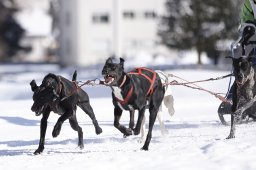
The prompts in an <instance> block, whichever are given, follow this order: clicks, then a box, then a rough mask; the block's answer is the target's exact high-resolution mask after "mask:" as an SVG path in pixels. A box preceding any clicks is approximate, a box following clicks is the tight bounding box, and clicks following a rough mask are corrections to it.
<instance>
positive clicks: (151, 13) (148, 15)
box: [144, 11, 156, 19]
mask: <svg viewBox="0 0 256 170" xmlns="http://www.w3.org/2000/svg"><path fill="white" fill-rule="evenodd" d="M144 17H145V18H147V19H154V18H156V13H155V12H154V11H146V12H144Z"/></svg>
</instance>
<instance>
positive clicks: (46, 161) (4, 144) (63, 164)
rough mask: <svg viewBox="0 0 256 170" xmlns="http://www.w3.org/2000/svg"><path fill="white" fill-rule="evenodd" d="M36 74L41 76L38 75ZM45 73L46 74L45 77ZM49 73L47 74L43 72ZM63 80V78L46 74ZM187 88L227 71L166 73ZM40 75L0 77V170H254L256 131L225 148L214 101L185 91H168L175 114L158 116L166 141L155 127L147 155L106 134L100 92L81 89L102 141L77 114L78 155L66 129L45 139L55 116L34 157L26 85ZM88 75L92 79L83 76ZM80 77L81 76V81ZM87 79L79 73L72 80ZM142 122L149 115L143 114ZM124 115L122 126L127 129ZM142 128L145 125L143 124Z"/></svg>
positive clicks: (109, 114) (103, 90)
mask: <svg viewBox="0 0 256 170" xmlns="http://www.w3.org/2000/svg"><path fill="white" fill-rule="evenodd" d="M39 70H40V69H39ZM46 70H47V69H46ZM49 70H51V69H49ZM52 70H53V72H58V73H60V74H61V75H64V76H65V77H67V78H70V77H71V76H72V73H71V71H70V72H63V71H58V70H54V68H53V69H52ZM99 72H100V71H99ZM167 72H169V73H173V74H175V75H177V76H180V77H182V78H185V79H188V80H201V79H206V78H211V77H218V76H222V75H226V74H228V73H229V72H228V71H207V70H201V69H198V70H170V71H167ZM45 73H46V71H44V72H37V73H36V72H31V71H26V72H22V73H19V74H18V73H16V72H9V73H8V74H2V75H0V127H1V128H0V169H1V170H14V169H20V170H23V169H26V170H30V169H31V170H32V169H33V170H34V169H36V170H46V169H61V170H80V169H87V170H90V169H95V170H99V169H104V170H109V169H112V170H114V169H119V170H133V169H134V170H143V169H147V170H155V169H159V170H170V169H175V170H180V169H184V170H185V169H190V170H205V169H208V170H217V169H218V170H255V169H256V156H255V153H256V145H255V141H256V135H255V134H256V133H255V131H256V124H254V123H249V124H242V125H239V126H238V127H237V134H236V138H235V139H232V140H225V138H226V137H227V136H228V134H229V130H230V127H229V126H223V125H221V124H220V121H219V119H218V116H217V112H216V110H217V108H218V105H219V104H220V101H219V100H218V99H217V98H215V97H214V96H212V95H210V94H208V93H206V92H202V91H198V90H193V89H189V88H186V87H180V86H172V90H173V95H174V99H175V105H174V107H175V110H176V112H175V114H174V116H173V117H170V116H169V115H168V114H167V112H166V110H164V119H165V125H166V127H167V129H168V131H169V133H168V134H167V135H165V136H162V135H161V133H160V129H159V123H158V122H157V121H156V123H155V126H154V129H153V137H152V141H151V143H150V146H149V151H141V150H140V148H141V147H142V145H143V144H142V143H139V142H138V141H139V137H140V136H130V137H128V138H123V135H122V134H121V133H120V132H119V131H118V130H117V129H115V128H114V126H113V105H112V101H111V98H110V90H109V89H108V88H107V87H88V86H87V87H83V89H84V90H85V91H87V92H88V94H89V96H90V97H91V98H90V100H91V105H92V107H93V109H94V112H95V114H96V117H97V120H98V121H99V124H100V126H101V127H102V129H103V133H102V134H100V135H96V134H95V133H94V128H93V125H92V123H91V120H90V119H89V117H88V116H87V115H86V114H84V113H83V112H82V111H81V110H80V109H79V110H78V113H77V116H78V120H79V122H80V125H81V127H82V128H83V132H84V143H85V148H84V149H83V150H80V149H78V148H77V133H76V132H75V131H73V130H72V129H71V128H70V126H69V123H68V122H65V123H64V124H63V127H62V131H61V133H60V135H59V136H58V137H57V138H52V136H51V132H52V130H53V126H54V124H55V122H56V121H57V118H58V115H56V114H53V113H52V114H51V115H50V118H49V124H48V129H47V134H46V144H45V150H44V152H43V153H42V154H41V155H37V156H34V155H33V152H34V151H35V149H37V147H38V142H39V141H38V140H39V125H40V117H36V116H35V114H34V113H32V112H31V110H30V108H31V105H32V99H31V95H32V92H31V91H30V86H29V82H30V81H31V80H32V79H36V80H37V81H38V83H40V82H41V80H42V78H43V76H44V75H45ZM0 74H1V73H0ZM90 74H91V72H90ZM82 75H84V76H83V77H82ZM86 75H89V73H87V72H85V71H84V72H83V71H82V70H81V71H79V72H78V79H80V80H84V79H85V78H86V77H90V76H86ZM228 81H229V79H224V80H219V81H211V82H207V83H200V85H201V86H202V87H205V88H207V89H209V90H212V91H214V92H226V90H227V86H228ZM146 116H147V118H148V113H147V114H146ZM128 119H129V115H128V113H127V112H124V113H123V117H122V119H121V122H122V123H123V124H125V125H127V124H128ZM147 120H148V119H147Z"/></svg>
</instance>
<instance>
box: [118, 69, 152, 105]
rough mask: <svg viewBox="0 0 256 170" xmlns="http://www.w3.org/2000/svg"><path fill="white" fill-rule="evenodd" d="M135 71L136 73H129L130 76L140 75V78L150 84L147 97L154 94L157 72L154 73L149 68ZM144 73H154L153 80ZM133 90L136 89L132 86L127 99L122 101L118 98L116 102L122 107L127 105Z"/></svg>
mask: <svg viewBox="0 0 256 170" xmlns="http://www.w3.org/2000/svg"><path fill="white" fill-rule="evenodd" d="M135 70H136V72H134V71H131V72H128V74H130V75H132V74H135V75H140V76H143V77H144V78H146V79H147V80H148V81H149V83H150V86H149V89H148V92H147V96H149V95H152V93H153V92H154V89H153V85H154V83H155V80H156V72H155V71H153V70H150V69H148V68H145V67H139V68H136V69H135ZM143 71H148V72H150V73H152V78H150V77H149V76H148V75H146V74H144V73H143ZM133 89H134V87H133V86H132V87H131V88H130V90H129V92H128V93H127V95H126V97H125V98H124V100H120V99H118V98H116V100H117V101H118V102H119V103H120V104H122V105H124V104H127V103H128V101H129V99H130V98H131V96H132V93H133Z"/></svg>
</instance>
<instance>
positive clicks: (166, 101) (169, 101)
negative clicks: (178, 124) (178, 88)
mask: <svg viewBox="0 0 256 170" xmlns="http://www.w3.org/2000/svg"><path fill="white" fill-rule="evenodd" d="M163 102H164V105H165V107H166V108H167V109H168V113H169V115H170V116H173V115H174V112H175V110H174V106H173V105H174V99H173V96H172V95H167V96H165V97H164V99H163Z"/></svg>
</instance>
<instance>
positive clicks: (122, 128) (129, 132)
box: [114, 106, 132, 137]
mask: <svg viewBox="0 0 256 170" xmlns="http://www.w3.org/2000/svg"><path fill="white" fill-rule="evenodd" d="M122 112H123V110H122V109H120V108H119V107H118V106H116V107H115V109H114V117H115V118H114V126H115V127H116V128H117V129H118V130H119V131H120V132H122V133H123V134H124V137H126V136H130V135H132V129H130V128H126V127H125V126H124V125H121V124H120V123H119V122H120V118H121V116H122Z"/></svg>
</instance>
